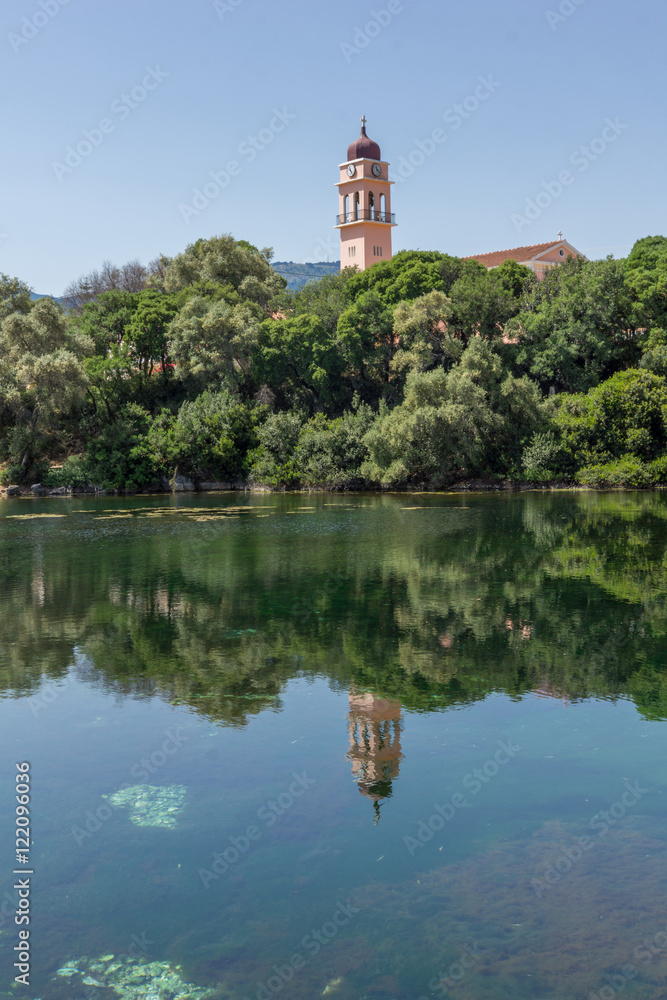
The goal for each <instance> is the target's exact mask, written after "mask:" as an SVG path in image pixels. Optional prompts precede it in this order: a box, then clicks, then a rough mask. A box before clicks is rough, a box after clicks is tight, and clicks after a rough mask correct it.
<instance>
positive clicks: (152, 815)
mask: <svg viewBox="0 0 667 1000" xmlns="http://www.w3.org/2000/svg"><path fill="white" fill-rule="evenodd" d="M186 791H187V789H186V787H185V785H131V786H130V787H129V788H122V789H120V790H119V791H117V792H114V793H113V794H112V795H107V796H104V797H105V798H106V799H107V801H108V802H109V804H110V805H112V806H114V807H115V808H116V809H129V810H130V822H131V823H134V824H135V826H161V827H166V828H167V829H173V828H174V827H175V826H177V824H178V817H179V815H180V814H181V813H182V812H183V806H184V804H185V793H186Z"/></svg>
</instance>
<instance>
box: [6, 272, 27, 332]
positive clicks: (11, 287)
mask: <svg viewBox="0 0 667 1000" xmlns="http://www.w3.org/2000/svg"><path fill="white" fill-rule="evenodd" d="M31 293H32V289H31V288H30V287H29V286H28V285H26V284H25V282H24V281H21V280H20V279H19V278H10V277H9V275H8V274H2V273H0V322H2V320H4V319H6V318H7V316H10V315H11V314H12V313H15V312H18V313H23V314H24V315H25V313H29V312H30V310H31V309H32V306H33V301H32V298H31Z"/></svg>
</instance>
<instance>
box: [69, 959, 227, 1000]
mask: <svg viewBox="0 0 667 1000" xmlns="http://www.w3.org/2000/svg"><path fill="white" fill-rule="evenodd" d="M57 975H59V976H66V977H67V978H69V979H73V977H76V983H77V996H81V995H82V993H81V991H80V986H82V987H93V991H94V992H93V993H92V994H91V995H94V996H101V995H102V994H101V990H103V989H104V988H107V989H110V990H111V991H112V993H113V994H115V995H116V996H117V997H120V998H121V1000H139V998H141V1000H209V998H213V997H214V996H216V993H215V991H213V990H210V989H206V988H204V987H200V986H193V985H192V983H186V982H185V981H184V980H183V979H182V977H181V976H180V975H179V970H178V969H177V968H174V967H173V966H171V965H170V964H169V963H168V962H145V961H141V960H138V959H130V958H119V959H116V958H115V956H114V955H104V956H102V957H101V958H96V959H88V958H78V959H73V960H72V961H70V962H67V964H66V965H64V966H63V967H62V968H61V969H58V972H57ZM87 993H88V991H86V993H85V994H83V995H87Z"/></svg>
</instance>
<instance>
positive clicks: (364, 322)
mask: <svg viewBox="0 0 667 1000" xmlns="http://www.w3.org/2000/svg"><path fill="white" fill-rule="evenodd" d="M336 339H337V342H338V344H339V346H340V350H341V352H342V355H343V357H344V359H345V377H346V378H347V379H349V382H350V385H351V386H352V387H353V389H354V390H355V391H356V392H358V393H359V395H360V396H361V397H362V398H363V399H365V400H366V401H373V400H377V399H378V398H379V397H380V395H381V394H382V393H383V391H384V390H386V387H387V384H388V382H389V380H390V377H391V368H390V366H391V359H392V357H393V355H394V352H395V344H394V333H393V310H392V309H391V307H389V306H387V305H385V303H384V302H383V301H382V298H381V296H380V295H379V294H378V292H376V291H375V290H371V291H369V292H363V293H362V294H361V295H360V296H359V297H358V298H357V300H356V301H355V303H354V304H353V305H351V306H350V307H349V308H348V309H346V310H345V312H344V313H342V315H341V317H340V319H339V320H338V327H337V329H336Z"/></svg>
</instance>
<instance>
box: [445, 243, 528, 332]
mask: <svg viewBox="0 0 667 1000" xmlns="http://www.w3.org/2000/svg"><path fill="white" fill-rule="evenodd" d="M467 264H468V267H467V268H466V270H465V273H463V274H462V275H461V277H460V278H457V280H456V281H455V282H454V284H453V285H452V288H451V290H450V293H449V295H450V300H451V315H450V318H449V323H448V327H449V330H450V333H451V334H452V335H453V336H455V337H457V338H458V339H459V340H461V341H462V342H463V343H464V344H467V343H468V341H469V340H470V338H471V337H475V336H480V337H484V338H485V339H487V340H494V339H496V338H499V337H501V336H502V334H503V330H504V327H505V324H506V323H507V321H508V320H509V319H511V318H512V317H513V316H515V315H516V314H517V313H518V311H519V308H520V302H521V295H522V294H525V293H528V292H529V290H530V288H531V287H532V285H533V283H534V279H533V275H532V272H531V271H530V270H529V269H528V268H527V267H522V265H521V264H517V262H516V261H515V260H506V261H504V262H503V263H502V264H501V265H500V267H497V268H493V270H491V271H487V269H486V268H485V267H483V266H482V265H481V264H477V262H476V261H468V262H467ZM474 264H476V267H473V266H472V265H474Z"/></svg>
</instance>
